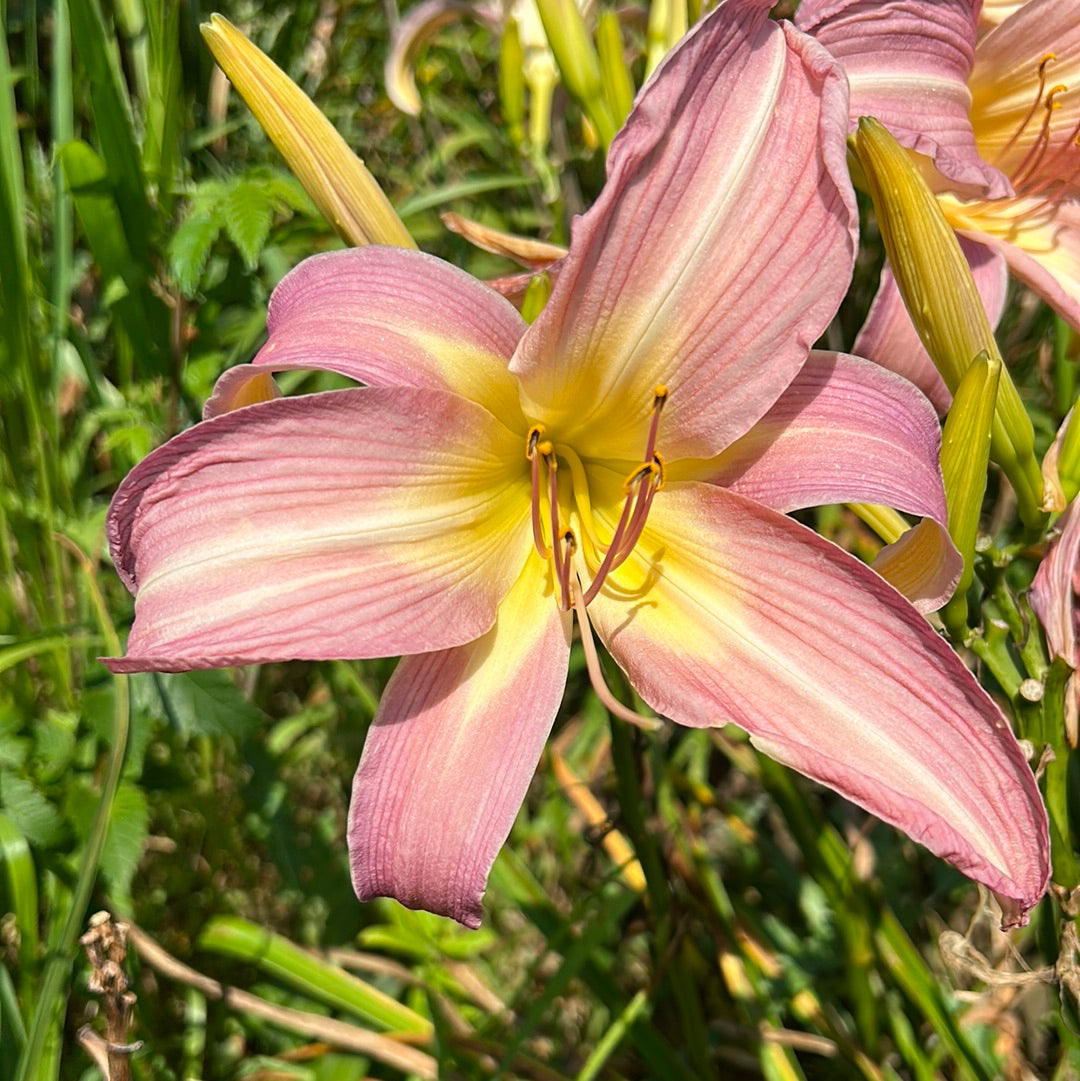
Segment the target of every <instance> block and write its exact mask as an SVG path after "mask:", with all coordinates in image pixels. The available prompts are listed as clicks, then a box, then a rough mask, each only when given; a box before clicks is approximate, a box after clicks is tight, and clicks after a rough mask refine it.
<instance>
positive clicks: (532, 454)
mask: <svg viewBox="0 0 1080 1081" xmlns="http://www.w3.org/2000/svg"><path fill="white" fill-rule="evenodd" d="M545 430H546V429H545V428H544V426H543V425H542V424H534V425H533V426H532V427H531V428H530V429H529V434H528V437H527V438H526V440H525V457H526V458H528V459H529V463H530V467H531V472H532V531H533V544H534V545H535V546H536V551H537V552H538V553H539V555H540V558H541V559H550V558H551V549H550V548H549V547H548V546H547V543H546V542H545V541H544V528H543V525H542V524H541V521H540V514H541V510H540V458H541V453H540V449H539V448H540V441H541V439H542V438H543V435H544V432H545Z"/></svg>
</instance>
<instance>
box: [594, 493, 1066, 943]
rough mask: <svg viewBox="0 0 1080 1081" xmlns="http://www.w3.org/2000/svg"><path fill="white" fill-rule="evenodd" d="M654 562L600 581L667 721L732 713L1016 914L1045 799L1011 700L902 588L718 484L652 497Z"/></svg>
mask: <svg viewBox="0 0 1080 1081" xmlns="http://www.w3.org/2000/svg"><path fill="white" fill-rule="evenodd" d="M649 531H650V537H649V544H651V545H653V546H654V547H655V550H656V552H657V555H656V556H655V557H654V558H655V559H656V560H657V562H656V570H657V572H658V574H659V579H658V581H657V583H656V585H655V586H654V587H653V589H652V590H650V594H649V597H648V598H647V601H646V602H645V603H643V604H641V605H638V606H631V607H630V609H629V611H628V609H627V606H626V605H623V604H612V603H611V602H610V601H608V600H607V599H606V598H600V599H598V600H597V601H596V602H594V604H593V605H592V609H591V612H592V615H593V620H594V623H595V625H596V627H597V630H598V631H599V633H600V634H601V637H602V638H603V639H604V642H605V644H606V645H607V647H608V649H609V650H610V651H611V653H612V656H613V657H615V659H616V660H617V661H618V663H619V664H620V665H621V666H622V667H623V669H624V670H625V671H626V672H627V674H628V675H629V677H630V679H631V682H632V683H633V685H634V686H635V688H636V689H637V691H638V693H639V694H641V696H642V697H643V698H644V699H645V701H646V702H648V703H649V704H650V705H651V706H652V707H653V708H654V709H656V710H658V711H659V712H660V713H661V714H664V715H666V716H668V717H670V718H671V719H672V720H674V721H678V722H680V723H682V724H688V725H693V726H713V725H721V724H724V723H727V722H732V723H734V724H737V725H739V726H740V727H742V728H744V729H745V730H746V731H748V732H749V733H750V734H751V736H752V737H753V739H754V742H755V743H756V744H757V745H758V746H759V747H760V748H761V749H762V750H764V751H765V752H766V753H767V754H769V755H771V756H772V757H775V758H778V759H779V760H780V761H782V762H784V763H786V764H788V765H790V766H793V767H794V768H795V769H797V770H799V771H800V772H802V773H805V774H806V775H807V776H809V777H812V778H814V779H816V780H819V781H822V782H823V783H825V784H828V785H830V786H831V787H833V788H835V789H836V790H837V791H838V792H840V793H841V794H843V795H844V796H846V797H848V798H849V799H851V800H853V801H854V802H856V803H858V804H859V805H860V806H862V807H864V808H866V809H867V810H869V811H872V812H873V813H874V814H876V815H878V816H879V817H880V818H882V819H884V820H885V821H887V822H890V823H892V824H894V825H896V826H899V827H900V828H901V829H903V830H904V831H905V832H907V833H908V834H910V835H911V836H912V837H914V838H915V839H916V840H918V841H920V842H921V843H923V844H924V845H926V846H927V848H929V849H930V850H931V851H932V852H934V853H935V854H937V855H939V856H941V857H942V858H944V859H947V860H949V861H950V862H952V863H953V864H954V865H955V866H957V867H958V868H959V869H960V870H961V871H963V872H964V873H965V874H967V875H968V876H970V877H971V878H973V879H975V880H976V881H978V882H982V883H984V884H985V885H987V886H988V887H989V888H990V889H992V890H994V891H995V892H996V893H998V894H999V895H1000V896H1001V897H1002V899H1003V903H1004V905H1005V908H1006V922H1009V923H1012V922H1016V921H1022V920H1023V918H1024V915H1025V913H1026V911H1027V910H1028V909H1029V908H1030V907H1031V906H1032V905H1033V904H1034V903H1035V901H1037V900H1038V898H1039V897H1040V896H1041V895H1042V893H1043V891H1044V889H1045V887H1046V883H1047V880H1048V876H1049V847H1048V840H1047V832H1048V827H1047V820H1046V812H1045V810H1044V808H1043V804H1042V801H1041V798H1040V796H1039V792H1038V788H1037V786H1036V784H1035V780H1034V777H1033V774H1032V771H1031V769H1030V767H1029V766H1028V764H1027V762H1026V761H1025V759H1024V756H1023V754H1022V752H1021V751H1020V748H1019V746H1018V744H1017V742H1016V739H1015V738H1014V737H1013V735H1012V732H1011V731H1010V730H1009V727H1008V724H1007V722H1006V720H1005V718H1004V717H1003V716H1002V714H1001V712H1000V710H998V708H997V706H995V705H994V703H993V702H992V701H991V700H990V698H989V697H988V696H987V694H986V693H985V692H984V691H983V690H982V689H981V688H980V687H979V685H978V683H977V682H976V681H975V679H974V677H973V676H972V675H971V674H970V673H969V672H968V671H967V670H966V669H965V668H964V666H963V664H962V663H961V662H960V660H959V659H958V658H957V656H956V655H955V654H954V653H953V652H952V651H951V650H950V649H949V647H948V646H947V645H946V644H945V643H944V642H943V641H942V640H941V639H940V638H939V637H938V636H937V635H936V634H935V633H934V631H933V630H932V628H931V627H930V626H929V625H928V624H927V623H926V622H925V621H924V620H923V619H922V617H921V616H919V615H918V614H917V613H916V611H915V610H914V609H913V608H912V607H911V605H909V604H908V603H907V602H906V601H905V600H904V599H903V598H902V597H901V596H900V594H899V593H897V592H896V591H895V590H893V589H892V588H891V587H890V586H889V585H887V584H886V583H885V582H884V581H883V580H882V579H880V578H879V577H878V576H877V575H875V574H874V573H873V572H872V571H871V570H869V569H868V568H866V567H864V566H863V565H862V564H861V563H859V562H858V561H857V560H855V559H854V558H853V557H852V556H850V555H848V554H847V553H845V552H843V551H841V550H840V549H839V548H837V547H835V546H834V545H831V544H830V543H829V542H827V541H825V540H824V539H822V538H821V537H819V536H818V535H817V534H815V533H813V532H812V531H810V530H807V529H805V528H804V527H802V526H800V525H798V524H797V523H795V522H793V521H791V520H790V519H788V518H785V517H783V516H781V515H779V514H776V513H775V512H773V511H771V510H769V509H767V508H765V507H763V506H761V505H759V504H756V503H753V502H752V501H750V500H746V499H744V498H743V497H741V496H739V495H737V494H735V493H733V492H728V491H725V490H723V489H717V488H713V487H711V486H707V485H685V486H679V487H678V488H676V487H672V488H671V489H670V490H665V492H663V493H661V495H660V496H658V497H657V499H656V501H655V503H654V505H653V509H652V512H651V515H650V520H649Z"/></svg>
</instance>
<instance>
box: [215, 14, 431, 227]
mask: <svg viewBox="0 0 1080 1081" xmlns="http://www.w3.org/2000/svg"><path fill="white" fill-rule="evenodd" d="M201 30H202V34H203V37H204V38H205V39H206V43H207V45H208V46H209V47H210V51H211V52H212V53H213V54H214V59H215V60H217V62H218V63H219V64H220V65H221V68H222V70H223V71H224V72H225V74H226V75H227V76H228V77H229V81H230V82H231V83H232V84H233V86H235V87H236V89H237V90H238V91H239V92H240V95H241V97H243V99H244V101H246V102H247V104H248V108H250V109H251V111H252V112H253V113H254V114H255V119H256V120H258V122H259V124H260V125H261V126H262V129H263V131H265V132H266V134H267V135H268V136H269V137H270V139H271V141H272V142H273V144H274V145H275V146H276V147H277V148H278V150H279V151H280V152H281V155H282V157H283V158H284V159H285V161H286V163H287V164H288V166H289V168H290V169H291V170H292V171H293V173H294V174H295V175H296V178H297V180H299V181H300V183H301V184H302V185H303V187H304V190H305V191H306V192H307V193H308V195H310V196H311V198H312V201H313V202H314V203H315V205H316V206H317V207H318V208H319V210H320V211H321V212H322V214H323V215H324V216H325V218H326V220H327V221H328V222H329V223H330V224H331V225H332V226H333V227H334V229H335V230H336V232H337V233H338V234H339V235H340V236H341V237H342V239H344V240H345V241H346V242H347V243H349V244H354V245H359V244H392V245H396V246H398V247H402V248H415V247H416V243H415V241H414V240H413V238H412V237H411V236H410V235H409V231H408V229H406V228H405V226H404V224H403V223H402V221H401V219H400V218H399V217H398V216H397V212H396V211H395V210H394V208H393V206H391V205H390V200H389V199H387V198H386V196H385V195H384V194H383V190H382V188H380V187H379V185H378V183H377V181H376V180H375V178H374V177H373V176H372V175H371V173H369V172H368V171H367V169H366V168H365V166H364V163H363V161H361V160H360V158H358V157H357V156H356V155H355V154H354V153H353V152H352V151H351V150H350V149H349V147H348V145H347V144H346V142H345V140H344V139H342V137H341V136H340V135H339V134H338V132H337V131H336V129H335V128H334V126H333V124H331V123H330V121H329V120H327V119H326V117H325V116H323V114H322V113H321V112H319V110H318V108H316V106H315V104H314V102H312V101H311V99H310V98H309V97H308V96H307V95H306V94H305V93H304V92H303V90H301V89H300V87H298V86H297V85H296V83H294V82H293V81H292V79H290V78H289V77H288V75H286V74H285V72H283V71H282V70H281V68H279V67H278V66H277V64H275V63H274V62H273V61H272V60H271V59H270V58H269V57H268V56H267V55H266V54H265V53H263V52H262V50H260V49H259V48H258V47H257V46H255V45H254V44H252V42H250V41H249V40H248V39H247V38H246V37H245V36H244V35H243V34H242V33H240V31H239V30H237V29H236V27H235V26H233V25H232V23H230V22H229V21H228V19H225V18H222V16H220V15H211V16H210V21H209V22H208V23H203V24H202V27H201Z"/></svg>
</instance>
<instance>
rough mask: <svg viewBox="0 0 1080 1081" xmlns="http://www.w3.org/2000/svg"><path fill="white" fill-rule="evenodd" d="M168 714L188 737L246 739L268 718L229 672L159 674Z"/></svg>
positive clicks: (159, 685)
mask: <svg viewBox="0 0 1080 1081" xmlns="http://www.w3.org/2000/svg"><path fill="white" fill-rule="evenodd" d="M155 683H156V684H157V689H158V693H159V695H160V696H161V702H162V703H163V704H164V706H165V710H166V716H167V717H168V719H169V720H170V721H172V722H173V723H174V724H176V725H177V726H178V727H179V728H180V730H181V731H182V732H183V733H184V734H185V735H187V736H232V737H233V738H234V739H236V740H242V739H243V738H244V737H245V736H246V735H247V734H248V733H249V732H250V731H251V730H252V729H253V728H255V727H256V726H257V725H259V724H261V723H262V722H263V720H264V719H265V718H264V717H263V713H262V711H261V710H259V709H258V708H257V707H256V706H254V705H252V704H251V702H249V701H248V700H247V698H245V697H244V695H243V692H242V691H241V690H240V688H239V687H237V686H236V684H235V683H234V682H233V681H232V679H231V678H230V677H229V675H228V673H227V672H222V671H220V670H218V669H211V670H209V671H205V672H177V673H174V674H173V675H162V676H157V677H155Z"/></svg>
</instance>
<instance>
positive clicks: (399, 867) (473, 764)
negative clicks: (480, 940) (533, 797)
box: [349, 555, 571, 927]
mask: <svg viewBox="0 0 1080 1081" xmlns="http://www.w3.org/2000/svg"><path fill="white" fill-rule="evenodd" d="M570 627H571V623H570V616H569V614H560V613H559V612H558V610H557V608H556V606H555V602H554V600H553V599H552V596H551V592H550V588H549V578H548V569H547V565H546V564H545V563H543V562H542V561H541V560H540V559H539V558H538V557H536V556H535V555H534V556H531V557H530V558H529V562H528V565H527V567H526V569H525V571H524V573H523V574H522V576H521V578H520V580H519V581H518V583H517V585H516V586H515V587H514V588H513V589H512V590H511V592H510V594H509V595H508V596H507V598H506V600H505V601H504V602H503V604H502V606H501V607H500V609H499V616H498V620H497V622H496V625H495V627H494V628H493V629H492V630H491V631H490V632H489V633H488V634H487V635H485V636H484V637H483V638H481V639H479V640H477V641H476V642H472V643H470V644H468V645H464V646H459V647H457V648H455V649H452V650H446V651H442V652H439V653H431V654H426V655H424V656H413V657H405V658H404V659H403V660H402V661H401V664H400V665H399V666H398V669H397V671H396V672H395V673H394V675H393V677H392V678H391V680H390V682H389V684H388V685H387V687H386V690H385V691H384V692H383V697H382V701H381V703H380V705H379V712H378V714H377V715H376V717H375V721H374V723H373V724H372V727H371V729H370V731H369V732H368V736H367V741H366V743H365V744H364V753H363V757H362V758H361V760H360V765H359V766H358V767H357V770H356V776H355V779H354V781H353V790H352V802H351V805H350V808H349V852H350V858H351V862H352V877H353V886H354V888H355V889H356V893H357V896H358V897H359V898H360V899H361V900H362V901H366V900H370V899H371V898H372V897H378V896H389V897H394V898H396V899H397V900H398V901H400V902H401V903H402V904H404V905H407V906H409V907H410V908H423V909H426V910H428V911H429V912H437V913H440V914H442V915H446V916H452V917H453V918H454V919H456V920H459V921H460V922H462V923H464V924H466V925H467V926H469V927H477V926H479V924H480V919H481V916H482V914H483V908H482V905H481V899H482V897H483V893H484V888H485V886H486V884H487V876H488V872H489V871H490V869H491V865H492V863H493V862H494V860H495V856H496V855H497V854H498V851H499V849H500V848H501V847H502V845H503V842H504V841H505V840H506V837H507V835H508V834H509V832H510V827H511V826H512V825H513V822H514V818H515V817H516V816H517V813H518V810H519V808H520V807H521V803H522V800H523V799H524V798H525V793H526V791H527V789H528V787H529V783H530V781H531V780H532V777H533V774H534V773H535V772H536V764H537V762H538V761H539V759H540V754H541V752H542V751H543V747H544V743H545V742H546V740H547V737H548V733H549V732H550V730H551V725H552V722H553V721H554V719H555V713H556V711H557V710H558V707H559V703H560V702H561V700H562V695H563V690H564V687H565V685H566V671H567V663H568V659H569V653H570Z"/></svg>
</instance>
